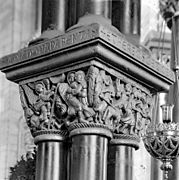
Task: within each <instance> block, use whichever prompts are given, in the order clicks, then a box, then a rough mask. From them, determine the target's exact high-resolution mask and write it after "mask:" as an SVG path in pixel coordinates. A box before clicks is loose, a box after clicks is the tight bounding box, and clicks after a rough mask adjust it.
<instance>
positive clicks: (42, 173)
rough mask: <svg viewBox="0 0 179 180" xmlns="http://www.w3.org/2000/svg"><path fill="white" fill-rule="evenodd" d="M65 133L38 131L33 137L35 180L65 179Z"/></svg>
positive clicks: (66, 149) (66, 146)
mask: <svg viewBox="0 0 179 180" xmlns="http://www.w3.org/2000/svg"><path fill="white" fill-rule="evenodd" d="M65 140H66V132H63V131H61V132H60V131H41V132H40V131H39V132H37V133H36V135H35V140H34V141H35V144H36V145H37V155H36V156H37V160H36V176H35V177H36V180H49V179H50V180H65V179H67V152H68V145H67V142H66V141H65Z"/></svg>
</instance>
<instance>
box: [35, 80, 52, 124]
mask: <svg viewBox="0 0 179 180" xmlns="http://www.w3.org/2000/svg"><path fill="white" fill-rule="evenodd" d="M46 82H47V83H48V84H47V87H46V86H45V84H44V83H43V82H42V81H40V82H36V83H35V92H36V94H37V95H38V99H37V101H36V102H35V103H34V105H33V107H34V109H35V111H36V113H40V119H41V120H42V121H43V122H44V123H47V122H48V120H49V116H50V110H51V100H52V99H51V96H52V95H53V94H54V90H53V89H51V90H50V89H49V82H48V81H46Z"/></svg>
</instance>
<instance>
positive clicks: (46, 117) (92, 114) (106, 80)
mask: <svg viewBox="0 0 179 180" xmlns="http://www.w3.org/2000/svg"><path fill="white" fill-rule="evenodd" d="M114 78H115V77H114V76H112V75H110V74H107V73H106V71H105V70H103V69H100V68H97V67H95V66H90V67H89V69H88V70H87V71H86V70H85V71H84V70H76V71H70V72H67V73H65V74H61V75H59V76H54V77H50V78H46V79H43V80H39V81H36V82H34V83H27V84H25V85H21V86H20V92H21V102H22V106H23V109H24V112H25V116H26V119H27V123H28V125H29V126H30V128H31V130H32V131H33V132H34V131H36V130H43V129H45V130H46V129H48V128H50V129H61V128H62V127H65V128H66V127H68V126H69V125H70V124H73V123H91V122H92V123H100V124H104V125H109V126H110V127H113V128H114V129H113V130H114V132H115V133H119V134H128V135H134V134H137V135H142V134H143V133H144V130H145V126H146V124H148V123H149V122H150V121H151V111H152V96H151V94H150V93H149V92H148V91H147V92H146V90H145V89H144V88H142V86H138V85H137V84H135V82H133V83H131V82H128V80H127V78H126V79H125V78H119V77H117V78H116V79H115V80H114ZM64 125H65V126H64Z"/></svg>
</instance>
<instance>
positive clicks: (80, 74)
mask: <svg viewBox="0 0 179 180" xmlns="http://www.w3.org/2000/svg"><path fill="white" fill-rule="evenodd" d="M75 80H76V81H77V82H82V81H84V80H85V73H84V72H83V71H77V72H76V73H75Z"/></svg>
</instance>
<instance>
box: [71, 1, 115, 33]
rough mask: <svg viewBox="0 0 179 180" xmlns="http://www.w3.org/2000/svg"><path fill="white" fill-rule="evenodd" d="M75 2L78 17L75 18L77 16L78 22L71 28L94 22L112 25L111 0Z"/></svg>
mask: <svg viewBox="0 0 179 180" xmlns="http://www.w3.org/2000/svg"><path fill="white" fill-rule="evenodd" d="M75 2H76V17H74V18H76V20H77V24H75V25H74V26H72V27H71V28H70V29H69V30H71V29H74V28H76V27H80V26H85V25H89V24H92V23H98V24H103V25H105V26H106V25H107V26H111V14H112V1H111V0H105V1H104V0H75ZM111 28H114V27H111Z"/></svg>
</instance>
